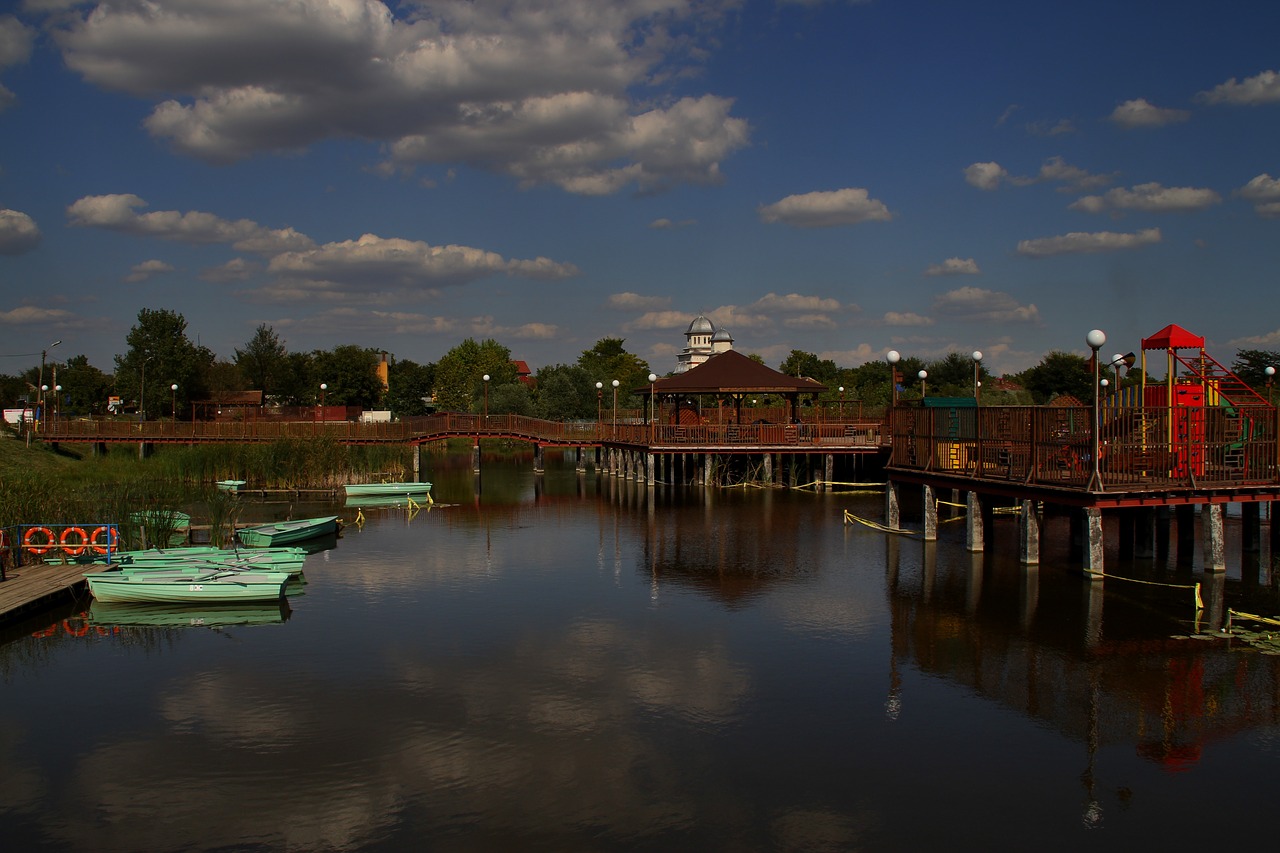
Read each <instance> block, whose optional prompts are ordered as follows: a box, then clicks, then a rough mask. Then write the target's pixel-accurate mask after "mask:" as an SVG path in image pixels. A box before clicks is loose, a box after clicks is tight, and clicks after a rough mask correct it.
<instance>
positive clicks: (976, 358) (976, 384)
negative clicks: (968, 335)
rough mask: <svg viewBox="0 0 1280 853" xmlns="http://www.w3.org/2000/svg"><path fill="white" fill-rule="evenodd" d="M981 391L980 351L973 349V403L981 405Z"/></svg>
mask: <svg viewBox="0 0 1280 853" xmlns="http://www.w3.org/2000/svg"><path fill="white" fill-rule="evenodd" d="M981 393H982V351H981V350H974V351H973V404H974V405H975V406H978V405H981V400H980V398H979V395H980V394H981Z"/></svg>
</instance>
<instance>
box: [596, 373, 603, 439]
mask: <svg viewBox="0 0 1280 853" xmlns="http://www.w3.org/2000/svg"><path fill="white" fill-rule="evenodd" d="M603 420H604V383H603V382H597V383H596V434H597V435H599V434H600V423H601V421H603Z"/></svg>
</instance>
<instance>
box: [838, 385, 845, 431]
mask: <svg viewBox="0 0 1280 853" xmlns="http://www.w3.org/2000/svg"><path fill="white" fill-rule="evenodd" d="M839 391H840V421H841V422H842V423H843V422H844V386H843V385H841V386H840V388H839Z"/></svg>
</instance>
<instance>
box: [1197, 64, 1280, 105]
mask: <svg viewBox="0 0 1280 853" xmlns="http://www.w3.org/2000/svg"><path fill="white" fill-rule="evenodd" d="M1196 101H1197V102H1198V103H1202V104H1232V105H1234V106H1248V107H1256V106H1258V105H1260V104H1274V103H1276V102H1277V101H1280V74H1277V73H1276V72H1275V71H1263V72H1262V73H1261V74H1258V75H1256V76H1253V77H1246V78H1245V79H1244V80H1243V81H1238V80H1236V78H1234V77H1232V78H1231V79H1230V80H1228V81H1227V82H1225V83H1221V84H1219V85H1217V86H1215V87H1213V88H1212V89H1210V90H1209V91H1207V92H1201V93H1199V94H1198V95H1196Z"/></svg>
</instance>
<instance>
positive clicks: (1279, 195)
mask: <svg viewBox="0 0 1280 853" xmlns="http://www.w3.org/2000/svg"><path fill="white" fill-rule="evenodd" d="M1235 195H1237V196H1239V197H1240V198H1243V199H1248V200H1249V201H1251V202H1253V209H1254V211H1255V212H1256V213H1257V214H1258V215H1259V216H1266V217H1275V216H1280V180H1277V179H1276V178H1273V177H1271V176H1270V175H1268V174H1266V173H1265V172H1264V173H1263V174H1261V175H1258V176H1257V177H1256V178H1254V179H1252V180H1251V181H1249V183H1247V184H1245V185H1244V186H1243V187H1241V188H1240V189H1238V190H1236V191H1235Z"/></svg>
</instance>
